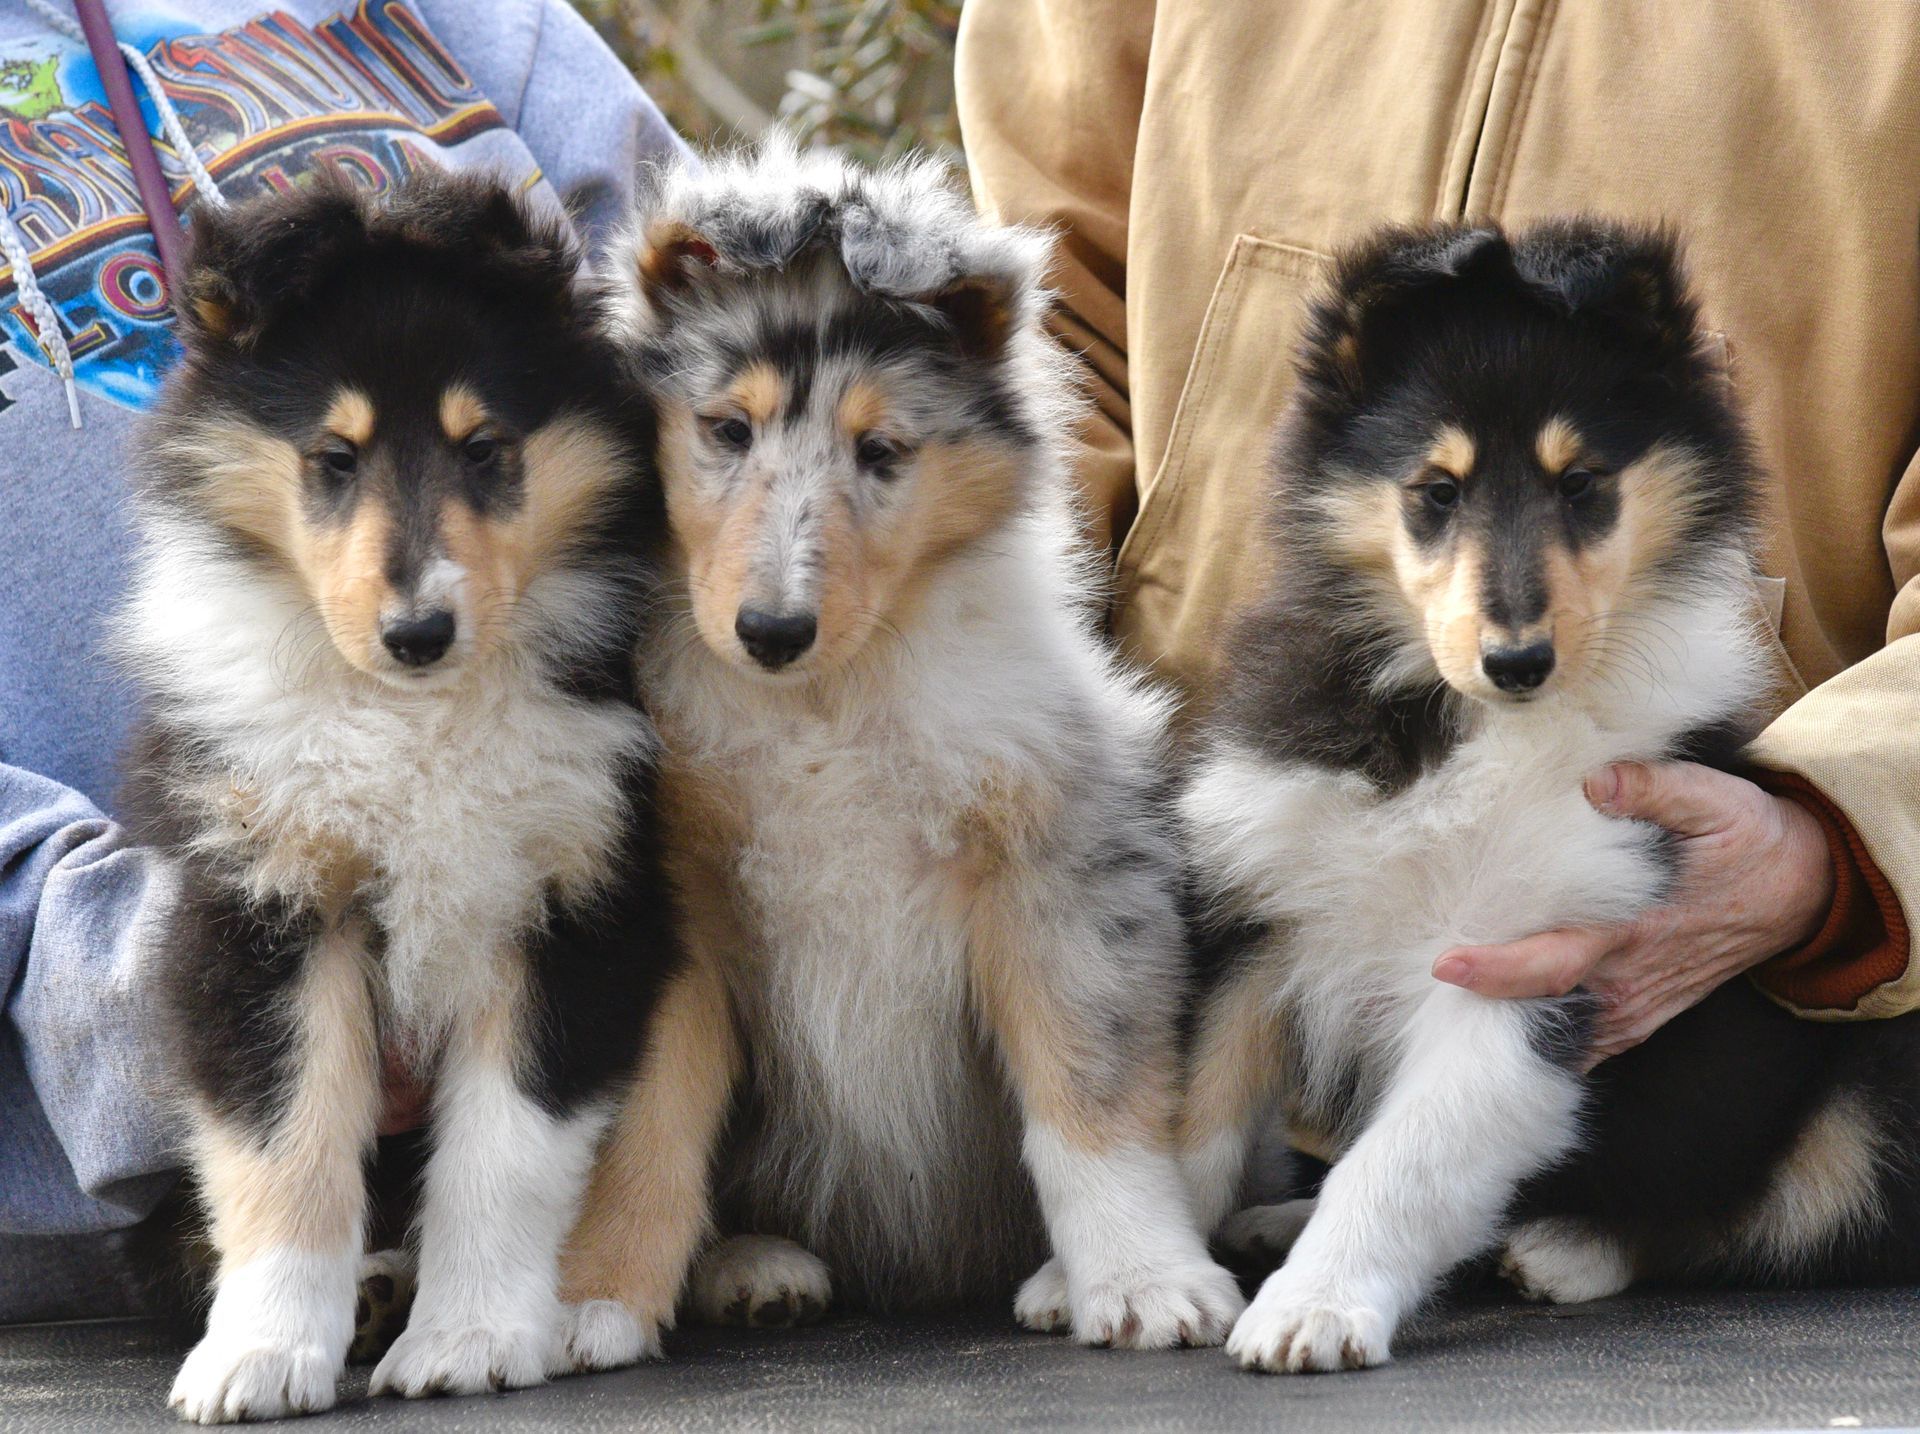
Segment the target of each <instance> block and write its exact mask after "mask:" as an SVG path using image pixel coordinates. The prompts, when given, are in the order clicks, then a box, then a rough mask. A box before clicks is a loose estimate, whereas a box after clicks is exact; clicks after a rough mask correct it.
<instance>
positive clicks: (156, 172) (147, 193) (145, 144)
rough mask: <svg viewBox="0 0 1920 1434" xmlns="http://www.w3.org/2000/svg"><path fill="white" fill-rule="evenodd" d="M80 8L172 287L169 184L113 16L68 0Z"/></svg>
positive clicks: (178, 260) (178, 275)
mask: <svg viewBox="0 0 1920 1434" xmlns="http://www.w3.org/2000/svg"><path fill="white" fill-rule="evenodd" d="M73 8H74V9H75V10H77V11H79V12H80V28H81V29H82V30H83V31H85V32H86V36H87V49H88V50H89V51H91V52H92V54H93V63H94V68H96V69H97V70H99V71H100V83H101V84H102V85H103V86H104V87H105V88H106V91H107V104H108V105H109V107H111V108H112V110H113V122H114V124H115V125H116V126H118V127H119V130H120V142H121V144H123V145H125V146H126V150H127V163H128V164H130V165H132V166H133V185H134V188H135V189H137V190H138V191H139V192H140V203H141V205H142V207H143V208H145V209H146V211H147V224H148V226H149V227H150V228H151V229H152V230H153V247H154V248H155V249H157V250H159V251H160V267H161V268H162V269H164V270H166V274H167V288H168V289H169V291H171V292H174V293H178V292H179V290H180V281H181V279H182V278H183V277H184V276H185V274H186V262H185V261H186V253H185V235H184V231H182V229H181V227H180V216H179V215H177V214H175V213H174V212H173V189H172V187H171V186H170V185H169V184H168V183H167V176H166V175H165V174H164V173H162V172H161V169H160V156H159V154H158V153H157V152H156V151H155V150H154V147H153V136H152V135H151V134H150V133H148V131H147V120H146V116H145V115H143V114H141V113H140V104H139V101H137V100H135V99H134V97H133V80H132V79H131V78H130V77H129V76H128V74H127V62H126V59H125V58H124V57H123V56H122V55H121V53H120V45H119V42H118V41H116V40H115V39H114V36H113V22H112V21H111V20H109V19H108V18H107V9H106V6H105V5H104V4H103V3H102V0H73Z"/></svg>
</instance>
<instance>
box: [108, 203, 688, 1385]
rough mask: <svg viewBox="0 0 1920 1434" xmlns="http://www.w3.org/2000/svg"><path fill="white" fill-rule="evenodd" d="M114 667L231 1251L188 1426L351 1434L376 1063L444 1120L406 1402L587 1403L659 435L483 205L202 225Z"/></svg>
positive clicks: (626, 968) (645, 859) (405, 1355)
mask: <svg viewBox="0 0 1920 1434" xmlns="http://www.w3.org/2000/svg"><path fill="white" fill-rule="evenodd" d="M193 254H194V259H193V269H192V273H191V277H190V280H189V283H188V286H187V292H186V293H185V295H184V296H183V302H182V304H181V315H182V334H183V338H184V341H185V345H186V353H185V357H184V359H183V361H182V363H181V365H180V367H179V369H178V370H177V372H176V373H175V374H174V375H173V377H172V378H171V380H170V387H169V390H168V393H167V396H166V399H165V401H164V404H163V406H162V408H161V410H160V412H159V414H158V416H157V419H156V421H155V424H154V426H153V429H152V432H151V437H150V450H149V454H148V458H147V462H146V472H145V475H144V482H143V485H142V490H141V495H140V498H141V506H140V516H141V525H142V529H143V536H144V555H143V558H142V562H141V566H140V571H139V576H138V580H137V591H136V594H135V596H134V599H133V602H132V607H131V611H130V613H129V614H128V618H127V631H126V635H125V645H126V648H127V650H128V652H129V653H130V655H131V659H132V663H133V667H134V670H135V671H136V672H137V674H138V676H139V678H140V680H141V682H142V683H143V685H144V687H145V693H146V698H147V703H148V713H149V730H148V731H147V733H146V735H145V741H144V743H143V747H142V750H141V753H140V756H139V759H138V771H137V776H136V785H135V791H134V793H133V809H134V810H133V822H134V826H135V829H136V830H137V831H138V832H139V833H140V834H141V835H142V836H143V837H144V838H145V839H146V840H148V841H151V842H155V843H158V844H159V845H161V846H162V847H164V848H165V849H167V850H168V851H169V852H171V853H172V854H173V855H174V856H175V857H176V858H177V859H178V862H179V866H180V870H181V873H182V880H183V884H184V891H183V895H182V899H181V903H180V907H179V911H178V914H177V916H176V917H175V918H174V926H173V930H172V931H171V933H170V934H169V936H168V939H167V940H166V942H165V943H164V951H165V956H164V958H163V959H164V962H165V966H164V970H163V972H162V973H161V982H162V989H163V992H164V996H165V1013H166V1017H167V1020H168V1024H169V1027H170V1031H171V1037H172V1042H173V1045H174V1047H175V1054H176V1056H177V1065H178V1069H179V1075H180V1080H181V1085H182V1088H183V1095H184V1098H185V1101H186V1103H187V1106H188V1109H189V1112H190V1118H191V1135H192V1148H191V1154H192V1163H193V1167H194V1171H195V1174H196V1175H197V1177H198V1181H199V1186H200V1191H201V1195H202V1197H203V1199H204V1202H205V1205H206V1208H207V1211H208V1214H209V1215H210V1217H211V1226H212V1238H213V1242H214V1244H215V1245H216V1246H217V1248H218V1252H219V1272H218V1284H217V1291H216V1294H215V1298H214V1301H213V1308H212V1312H211V1315H210V1317H209V1319H208V1326H207V1333H206V1336H205V1338H204V1339H203V1340H202V1341H201V1343H200V1345H199V1346H198V1347H197V1348H196V1349H195V1350H194V1351H193V1353H192V1354H191V1355H190V1356H189V1357H188V1359H187V1362H186V1364H185V1366H184V1367H183V1368H182V1369H181V1371H180V1375H179V1379H178V1381H177V1382H176V1383H175V1385H174V1389H173V1396H172V1402H173V1404H174V1407H175V1408H177V1409H178V1410H179V1411H180V1412H181V1413H182V1414H183V1415H185V1416H186V1417H187V1418H189V1419H193V1420H199V1421H202V1422H208V1423H211V1422H216V1421H221V1420H232V1419H246V1418H265V1417H270V1416H274V1415H282V1414H289V1413H296V1412H300V1411H305V1410H314V1409H321V1408H325V1407H326V1406H328V1405H330V1404H331V1403H332V1402H333V1399H334V1386H335V1380H336V1378H337V1377H338V1375H339V1374H340V1372H341V1369H342V1366H343V1363H344V1359H345V1356H346V1352H347V1346H348V1342H349V1340H350V1339H351V1337H352V1334H353V1328H354V1299H355V1284H356V1272H357V1270H358V1269H359V1265H360V1259H361V1254H362V1228H363V1220H364V1213H363V1212H364V1205H365V1195H364V1191H363V1181H362V1169H361V1167H362V1162H363V1160H364V1159H365V1158H366V1157H367V1155H368V1154H369V1152H370V1150H371V1148H372V1143H373V1137H374V1130H375V1123H376V1120H377V1119H378V1117H379V1113H380V1092H381V1063H382V1051H383V1049H384V1050H386V1051H388V1052H395V1051H400V1052H406V1053H408V1054H409V1055H410V1057H411V1060H412V1063H413V1066H414V1069H415V1071H416V1073H417V1074H418V1075H419V1076H420V1077H421V1078H422V1079H423V1080H429V1081H431V1083H432V1087H433V1098H432V1104H431V1128H432V1141H433V1153H432V1156H431V1159H430V1161H429V1164H428V1168H427V1172H426V1176H425V1185H424V1189H423V1190H422V1192H421V1197H420V1199H421V1206H420V1213H419V1217H418V1230H417V1235H418V1250H419V1295H418V1298H417V1301H416V1302H415V1304H414V1307H413V1315H412V1322H411V1324H410V1325H409V1327H408V1328H407V1330H406V1332H405V1333H404V1334H403V1335H402V1336H401V1337H400V1339H399V1341H398V1343H396V1344H395V1345H394V1346H393V1348H392V1350H391V1352H390V1353H389V1354H388V1355H387V1357H386V1359H385V1360H384V1361H383V1362H382V1363H381V1365H380V1366H379V1368H378V1369H377V1370H376V1371H375V1373H374V1376H373V1388H374V1390H376V1391H381V1390H386V1391H391V1392H395V1393H400V1394H407V1395H417V1394H426V1393H429V1392H440V1391H443V1392H468V1391H478V1390H486V1389H496V1388H501V1387H506V1386H517V1385H525V1384H532V1383H537V1382H539V1381H540V1380H542V1379H544V1378H545V1377H546V1376H547V1375H548V1374H550V1373H552V1372H554V1371H556V1370H558V1369H560V1368H562V1367H565V1364H566V1362H565V1359H564V1345H563V1341H562V1336H561V1307H560V1303H559V1298H558V1286H557V1281H558V1263H557V1262H558V1255H559V1250H560V1244H561V1241H562V1239H563V1238H564V1236H565V1234H566V1232H567V1229H568V1227H569V1226H570V1225H571V1223H572V1221H573V1219H574V1217H575V1212H576V1210H577V1207H578V1204H579V1198H580V1192H581V1190H582V1188H583V1186H584V1183H585V1180H586V1177H587V1172H588V1168H589V1165H590V1163H591V1160H592V1154H593V1149H594V1145H595V1142H596V1141H597V1140H598V1138H599V1136H600V1134H601V1131H602V1129H603V1127H604V1125H605V1122H606V1119H607V1117H608V1115H609V1114H610V1113H611V1110H612V1105H613V1102H612V1098H611V1096H612V1092H613V1090H614V1087H615V1082H616V1081H617V1080H619V1079H621V1078H623V1077H625V1076H627V1075H629V1074H630V1072H631V1069H632V1063H633V1059H634V1056H635V1053H636V1052H637V1050H638V1049H639V1045H640V1042H641V1039H642V1034H643V1031H644V1027H645V1022H646V1016H647V1011H648V1007H649V1002H650V997H651V994H652V991H653V989H654V987H655V985H656V984H657V983H658V982H659V981H661V980H662V979H663V977H664V976H665V975H666V974H667V973H668V971H669V969H670V966H671V962H672V953H673V951H674V950H675V948H674V946H673V944H672V935H671V926H670V922H669V913H670V909H671V908H670V900H669V895H668V889H667V887H666V885H665V881H664V877H663V874H662V873H661V870H660V868H659V867H658V865H657V862H656V857H655V849H654V839H653V834H652V830H651V828H652V824H653V818H652V816H651V815H650V813H651V810H652V807H651V803H650V792H649V788H650V777H649V770H650V762H651V759H652V755H653V740H654V739H653V734H652V729H651V727H650V726H649V724H648V723H647V722H646V720H645V719H644V718H643V717H642V715H641V713H640V712H639V710H638V709H637V708H636V706H635V703H634V699H633V692H634V686H633V674H632V668H633V660H632V655H631V654H632V651H633V643H634V636H635V633H636V631H637V616H638V612H639V609H640V606H641V601H642V593H641V591H640V586H639V584H640V578H641V575H642V574H643V573H644V572H645V571H646V568H645V565H644V560H643V557H641V556H637V555H644V554H645V553H646V552H647V551H648V549H649V547H650V545H651V542H652V540H653V537H654V535H655V534H656V533H657V532H659V531H660V526H661V525H660V520H659V517H658V515H657V508H658V494H657V486H656V485H654V484H652V482H651V480H650V479H648V478H647V477H646V474H647V473H648V472H649V471H650V470H649V469H648V467H647V466H646V465H647V461H648V457H647V453H648V449H649V448H650V435H649V434H648V433H647V432H646V431H645V430H644V421H643V420H642V419H640V418H638V417H636V415H640V414H643V413H644V411H645V410H644V407H643V406H642V405H639V404H637V403H636V402H635V401H634V399H633V397H632V395H631V394H630V393H629V392H628V390H627V388H626V385H625V380H624V379H622V378H621V377H620V368H619V366H618V364H617V362H616V361H615V359H614V357H613V355H612V353H611V351H610V349H609V348H608V346H607V345H606V344H605V342H604V340H602V339H601V338H599V337H598V336H597V328H596V325H595V324H594V322H593V321H592V318H591V316H590V314H589V313H588V312H587V311H586V309H587V306H584V305H578V304H576V301H575V298H574V293H573V288H574V273H575V267H576V266H575V256H574V252H573V249H572V247H571V245H570V243H569V241H568V240H567V239H566V238H565V237H564V236H563V234H562V233H561V232H560V230H559V228H558V227H557V226H556V225H555V224H550V223H548V222H545V221H537V220H535V219H533V218H530V217H529V215H528V214H526V213H524V212H523V211H522V209H521V208H520V206H519V204H518V203H517V202H516V201H515V199H514V198H513V197H512V196H511V195H510V194H508V193H507V192H505V191H502V190H499V189H496V188H494V187H491V186H490V185H487V184H483V183H478V182H473V181H463V180H457V179H440V178H434V179H426V178H423V179H421V180H419V181H418V182H416V183H414V184H413V185H411V186H410V187H408V188H407V189H405V190H403V191H401V192H399V193H398V194H397V195H396V196H395V197H394V198H393V199H392V201H391V202H390V203H385V204H381V203H376V202H374V201H372V200H368V199H363V198H360V197H358V196H356V195H355V194H354V193H353V192H352V191H350V190H349V189H347V188H345V187H342V186H339V185H335V184H332V183H328V184H324V185H322V186H320V187H318V188H316V189H314V190H313V191H311V192H308V193H305V194H301V195H297V196H293V197H288V198H284V199H281V198H275V199H271V200H267V201H264V202H262V203H260V204H257V205H254V206H250V207H248V208H245V209H242V210H239V211H236V212H233V213H230V214H229V213H220V212H209V211H205V210H203V211H202V212H201V213H200V215H199V216H198V218H197V220H196V222H195V225H194V248H193Z"/></svg>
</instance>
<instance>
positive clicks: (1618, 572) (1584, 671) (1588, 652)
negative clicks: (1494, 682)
mask: <svg viewBox="0 0 1920 1434" xmlns="http://www.w3.org/2000/svg"><path fill="white" fill-rule="evenodd" d="M1694 462H1695V460H1694V459H1692V458H1690V457H1689V456H1688V455H1687V454H1686V453H1684V452H1683V451H1681V450H1679V449H1675V448H1668V447H1664V446H1663V447H1657V448H1654V449H1651V450H1649V451H1648V452H1647V453H1646V454H1645V455H1644V456H1643V457H1642V458H1641V459H1640V460H1639V461H1638V462H1636V463H1634V464H1632V465H1630V466H1629V467H1627V468H1625V469H1623V470H1622V471H1621V473H1620V474H1619V476H1618V477H1617V478H1616V479H1615V480H1614V481H1615V482H1617V483H1618V484H1619V491H1620V517H1619V520H1618V521H1617V522H1616V523H1615V524H1614V528H1613V531H1612V532H1611V533H1609V534H1607V536H1606V537H1604V538H1602V539H1601V540H1600V541H1599V542H1596V543H1589V544H1588V545H1587V546H1585V547H1584V548H1582V549H1581V550H1580V551H1579V552H1577V553H1576V552H1569V551H1567V550H1566V549H1564V548H1561V547H1558V546H1554V547H1550V548H1549V549H1548V550H1547V552H1546V555H1545V556H1546V579H1547V593H1548V598H1547V618H1546V623H1547V628H1548V631H1550V632H1551V634H1552V636H1553V642H1554V651H1555V657H1556V676H1555V681H1556V682H1559V683H1560V684H1561V685H1562V686H1566V685H1569V684H1573V683H1577V682H1579V681H1580V680H1581V679H1582V678H1583V677H1585V676H1588V675H1589V674H1590V673H1591V672H1592V670H1593V667H1594V658H1595V654H1596V653H1598V652H1602V651H1604V650H1605V647H1606V645H1605V644H1604V643H1602V642H1600V641H1599V639H1601V638H1602V637H1603V636H1604V635H1605V634H1606V633H1607V632H1608V631H1609V630H1610V628H1611V627H1612V626H1613V625H1614V624H1615V623H1616V622H1617V621H1618V619H1619V614H1620V613H1621V612H1622V611H1623V610H1624V609H1627V608H1630V607H1631V606H1632V604H1633V602H1634V600H1635V594H1634V588H1635V586H1636V584H1637V583H1638V582H1639V581H1640V580H1641V579H1643V578H1645V577H1647V576H1649V575H1651V574H1652V573H1653V572H1655V571H1656V570H1657V569H1658V568H1659V566H1660V564H1661V563H1662V562H1663V561H1664V560H1665V559H1666V558H1667V557H1668V555H1670V554H1671V553H1672V552H1673V549H1674V545H1675V544H1676V543H1678V542H1679V541H1680V538H1681V536H1682V535H1683V534H1684V533H1685V531H1686V527H1687V524H1688V522H1689V520H1690V519H1691V516H1692V513H1693V509H1694V507H1695V504H1696V502H1697V501H1698V500H1697V498H1696V497H1695V494H1696V493H1697V492H1698V491H1699V490H1698V486H1697V482H1696V480H1695V478H1694V476H1693V466H1694Z"/></svg>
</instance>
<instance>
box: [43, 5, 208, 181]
mask: <svg viewBox="0 0 1920 1434" xmlns="http://www.w3.org/2000/svg"><path fill="white" fill-rule="evenodd" d="M26 3H27V8H28V9H30V10H32V11H33V12H34V13H35V14H36V15H38V16H40V18H41V19H43V20H45V21H46V22H47V23H48V24H49V25H51V26H53V28H54V29H56V30H58V31H59V32H60V33H61V34H63V35H65V36H66V37H67V38H68V39H70V40H78V41H79V42H80V43H81V44H83V45H84V44H85V43H86V42H87V35H86V32H85V31H84V30H82V29H81V28H80V22H79V21H78V20H75V19H73V18H72V17H70V16H68V15H66V14H64V13H63V12H61V11H60V10H59V9H57V8H56V7H55V6H54V5H53V4H52V3H51V0H26ZM114 43H115V44H116V45H118V46H119V49H120V53H121V54H122V55H124V56H126V60H127V67H128V68H129V69H131V70H132V71H133V72H134V73H135V74H136V75H138V76H139V77H140V83H141V84H143V85H145V86H146V87H147V96H148V98H150V99H151V100H152V101H153V108H154V111H155V113H157V114H158V115H159V116H160V128H161V130H162V131H163V132H164V133H165V134H166V136H167V143H168V144H169V145H170V146H171V147H172V149H173V154H174V157H175V158H177V159H178V160H179V161H180V163H181V165H182V166H183V167H185V169H186V171H187V173H188V175H189V176H191V177H192V179H193V183H194V187H195V188H196V189H198V190H199V191H200V193H201V194H202V195H204V196H205V197H206V198H207V200H208V202H210V203H211V204H213V205H214V207H216V208H220V209H224V208H225V207H226V204H227V196H226V195H224V194H222V193H221V192H220V186H219V184H217V183H216V182H215V181H214V178H213V175H212V174H210V173H209V172H208V171H207V167H206V165H205V164H203V163H201V160H200V152H199V151H198V150H197V149H195V148H194V145H193V141H192V140H190V139H188V138H187V127H186V126H185V125H183V124H181V123H180V112H179V110H177V109H175V108H174V105H173V101H172V100H171V99H169V98H168V97H167V92H166V90H165V88H164V87H162V85H161V84H160V77H159V76H158V75H156V74H155V73H154V72H153V64H152V62H151V61H149V60H148V59H147V57H146V55H145V54H143V53H142V52H141V50H140V48H139V47H138V46H137V45H129V44H128V43H127V42H126V41H125V40H116V41H115V42H114ZM124 142H125V139H124V137H123V139H122V143H124ZM162 158H163V159H164V158H165V156H164V155H163V156H162Z"/></svg>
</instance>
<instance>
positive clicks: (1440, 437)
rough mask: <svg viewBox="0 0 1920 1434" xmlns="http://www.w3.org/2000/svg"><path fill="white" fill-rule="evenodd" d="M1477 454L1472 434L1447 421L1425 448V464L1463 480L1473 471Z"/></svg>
mask: <svg viewBox="0 0 1920 1434" xmlns="http://www.w3.org/2000/svg"><path fill="white" fill-rule="evenodd" d="M1477 456H1478V454H1477V450H1476V448H1475V446H1474V442H1473V438H1472V436H1471V435H1469V434H1468V433H1467V431H1466V430H1465V429H1463V428H1457V427H1455V426H1454V425H1453V424H1451V423H1449V424H1445V425H1443V426H1442V427H1441V429H1440V432H1439V433H1438V434H1436V435H1435V437H1434V440H1433V444H1432V446H1431V447H1430V448H1428V449H1427V464H1428V466H1430V467H1433V468H1438V469H1439V470H1440V471H1441V472H1442V473H1450V474H1452V475H1453V476H1454V477H1455V478H1458V479H1460V480H1461V481H1462V482H1465V481H1466V479H1467V477H1468V476H1469V475H1470V474H1471V473H1472V472H1473V464H1474V459H1475V458H1476V457H1477Z"/></svg>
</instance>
